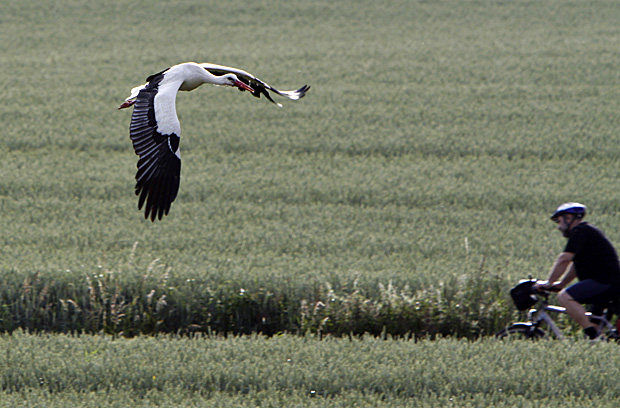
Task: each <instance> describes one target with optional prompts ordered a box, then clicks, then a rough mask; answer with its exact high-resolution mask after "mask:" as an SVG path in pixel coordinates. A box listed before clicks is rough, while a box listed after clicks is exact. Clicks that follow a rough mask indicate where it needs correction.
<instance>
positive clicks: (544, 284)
mask: <svg viewBox="0 0 620 408" xmlns="http://www.w3.org/2000/svg"><path fill="white" fill-rule="evenodd" d="M534 289H535V290H537V291H541V292H559V291H561V290H562V286H561V285H560V283H559V282H554V283H549V281H538V282H536V283H535V284H534Z"/></svg>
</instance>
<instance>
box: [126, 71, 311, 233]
mask: <svg viewBox="0 0 620 408" xmlns="http://www.w3.org/2000/svg"><path fill="white" fill-rule="evenodd" d="M204 83H210V84H214V85H228V86H236V87H238V88H239V89H241V90H247V91H249V92H251V93H252V95H254V96H255V97H260V95H264V96H265V97H266V98H267V99H269V100H270V101H271V102H273V103H276V102H275V101H274V100H273V99H271V96H270V95H269V92H268V91H272V92H275V93H276V94H278V95H280V96H284V97H286V98H289V99H292V100H297V99H300V98H302V97H303V96H304V95H305V93H306V91H307V90H308V89H309V88H310V87H309V86H307V85H306V86H303V87H301V88H299V89H298V90H297V91H279V90H277V89H275V88H273V87H271V86H270V85H268V84H267V83H265V82H263V81H261V80H260V79H258V78H256V77H255V76H253V75H252V74H249V73H248V72H246V71H243V70H240V69H238V68H231V67H225V66H223V65H217V64H209V63H204V64H197V63H194V62H186V63H183V64H179V65H175V66H173V67H171V68H168V69H166V70H164V71H162V72H160V73H158V74H155V75H151V76H150V77H148V78H147V80H146V84H144V85H141V86H137V87H135V88H133V89H132V90H131V94H130V96H129V97H128V98H127V99H125V102H124V103H123V104H122V105H121V106H120V108H119V109H123V108H127V107H129V106H132V105H135V106H134V111H133V115H132V118H131V125H130V136H131V140H132V142H133V146H134V150H135V152H136V154H137V155H138V156H140V160H139V161H138V172H137V174H136V195H138V196H139V197H140V198H139V202H138V208H142V206H143V205H144V204H146V207H145V218H149V216H150V218H151V221H154V220H155V218H156V217H157V218H159V219H161V218H162V216H163V215H165V214H168V212H169V210H170V205H171V204H172V202H173V201H174V199H175V198H176V195H177V192H178V189H179V181H180V173H181V153H180V150H179V139H180V136H181V124H180V123H179V119H178V117H177V112H176V95H177V92H178V91H191V90H194V89H196V88H198V87H199V86H200V85H202V84H204ZM277 105H278V106H281V105H280V104H277Z"/></svg>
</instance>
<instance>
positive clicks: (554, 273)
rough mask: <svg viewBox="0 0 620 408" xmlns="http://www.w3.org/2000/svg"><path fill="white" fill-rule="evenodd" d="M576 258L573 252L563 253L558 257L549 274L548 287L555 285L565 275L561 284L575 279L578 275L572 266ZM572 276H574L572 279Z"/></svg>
mask: <svg viewBox="0 0 620 408" xmlns="http://www.w3.org/2000/svg"><path fill="white" fill-rule="evenodd" d="M574 257H575V254H574V253H572V252H562V253H561V254H560V255H558V257H557V258H556V260H555V262H554V263H553V267H552V268H551V272H550V273H549V279H548V280H547V286H550V285H553V284H554V283H555V282H556V281H558V280H559V279H560V278H561V277H562V276H563V275H564V279H562V281H561V282H564V283H568V282H570V281H572V280H573V279H575V276H576V275H577V274H576V272H575V267H574V265H573V264H572V262H573V258H574ZM569 267H570V268H569ZM573 274H574V275H573ZM571 275H573V276H572V277H571ZM568 278H570V280H568ZM565 281H566V282H565Z"/></svg>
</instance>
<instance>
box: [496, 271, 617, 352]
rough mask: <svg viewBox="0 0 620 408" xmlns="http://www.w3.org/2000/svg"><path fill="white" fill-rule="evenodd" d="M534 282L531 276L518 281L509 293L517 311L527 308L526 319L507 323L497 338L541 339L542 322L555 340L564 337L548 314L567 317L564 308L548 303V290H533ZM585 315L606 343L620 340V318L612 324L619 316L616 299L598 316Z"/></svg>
mask: <svg viewBox="0 0 620 408" xmlns="http://www.w3.org/2000/svg"><path fill="white" fill-rule="evenodd" d="M534 283H536V280H535V279H532V278H531V277H530V278H529V279H527V280H522V281H520V282H519V284H518V285H517V286H515V287H514V288H513V289H512V290H511V291H510V294H511V296H512V298H513V301H514V303H515V306H516V307H517V309H519V310H522V311H525V310H528V309H529V310H528V313H527V315H528V320H527V321H525V322H515V323H512V324H510V325H509V326H507V327H506V328H504V329H502V330H500V331H499V332H497V334H496V335H495V337H496V338H499V339H503V338H507V337H521V338H528V339H541V338H543V337H545V335H546V332H545V331H544V330H543V329H541V325H542V324H543V323H545V324H546V325H547V327H548V328H549V329H550V330H551V332H552V333H553V335H554V336H555V337H556V338H558V339H563V338H564V333H563V332H562V330H561V329H560V328H559V327H558V325H557V324H556V323H555V321H554V320H553V318H552V317H551V315H550V314H549V313H548V312H554V313H560V314H566V309H565V308H563V307H561V306H555V305H551V304H549V294H550V291H547V290H545V291H541V290H536V289H534V287H533V286H534ZM532 306H533V307H532ZM587 315H588V316H590V320H591V321H592V322H598V332H599V335H600V334H602V335H603V336H604V337H603V338H605V339H607V340H615V341H616V342H618V341H620V318H618V320H617V321H616V324H615V325H614V324H612V323H611V319H612V318H613V315H620V301H619V300H615V301H613V302H610V303H609V304H608V305H606V307H605V308H604V309H603V313H602V314H601V315H593V314H592V313H591V312H588V313H587Z"/></svg>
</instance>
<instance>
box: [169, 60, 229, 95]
mask: <svg viewBox="0 0 620 408" xmlns="http://www.w3.org/2000/svg"><path fill="white" fill-rule="evenodd" d="M178 66H179V67H180V70H179V72H178V74H179V77H181V78H182V79H183V83H182V84H181V87H180V88H179V89H180V90H181V91H191V90H194V89H196V88H198V87H199V86H200V85H202V84H215V85H223V84H224V80H223V78H222V77H219V76H215V75H213V74H211V73H210V72H209V71H207V70H206V69H204V68H202V67H201V66H199V65H198V64H195V63H185V64H180V65H178Z"/></svg>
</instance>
